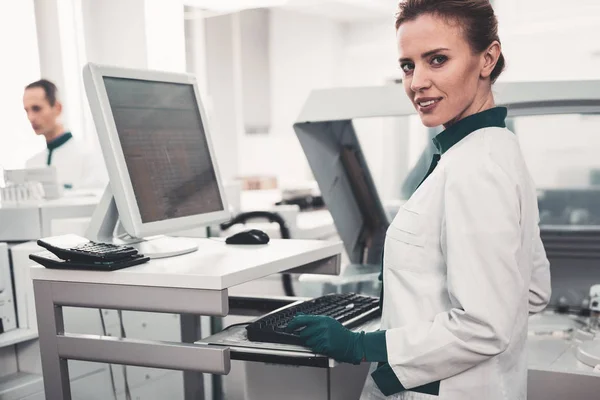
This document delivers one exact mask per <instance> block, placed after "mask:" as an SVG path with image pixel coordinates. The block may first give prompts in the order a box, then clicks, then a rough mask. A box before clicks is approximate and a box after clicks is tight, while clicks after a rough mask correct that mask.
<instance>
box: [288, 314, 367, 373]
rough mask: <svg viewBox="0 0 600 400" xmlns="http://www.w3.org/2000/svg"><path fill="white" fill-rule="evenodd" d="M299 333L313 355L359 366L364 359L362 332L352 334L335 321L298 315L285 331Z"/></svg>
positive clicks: (327, 318)
mask: <svg viewBox="0 0 600 400" xmlns="http://www.w3.org/2000/svg"><path fill="white" fill-rule="evenodd" d="M299 328H304V329H302V330H301V331H300V333H299V336H300V338H301V339H302V340H304V343H305V344H306V345H307V346H308V347H310V348H311V349H312V350H313V351H314V352H315V353H318V354H323V355H326V356H328V357H331V358H333V359H335V360H337V361H341V362H345V363H350V364H360V362H361V361H362V359H363V357H364V346H363V341H362V338H363V336H364V335H365V333H364V332H352V331H351V330H349V329H347V328H344V327H343V326H342V324H340V323H339V322H338V321H337V320H335V319H333V318H331V317H326V316H323V315H304V314H298V315H297V316H296V317H294V319H293V320H291V321H290V322H289V323H288V326H287V330H288V331H290V332H291V331H295V330H297V329H299Z"/></svg>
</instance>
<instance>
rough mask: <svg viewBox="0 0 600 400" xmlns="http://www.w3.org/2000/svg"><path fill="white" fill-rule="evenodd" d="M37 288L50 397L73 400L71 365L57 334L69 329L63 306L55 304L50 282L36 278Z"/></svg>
mask: <svg viewBox="0 0 600 400" xmlns="http://www.w3.org/2000/svg"><path fill="white" fill-rule="evenodd" d="M33 291H34V294H35V307H36V314H37V323H38V332H39V342H40V354H41V358H42V369H43V374H44V390H45V393H46V398H47V399H53V400H60V399H62V400H71V386H70V385H69V367H68V364H67V360H66V359H62V358H60V357H59V354H58V337H57V335H62V334H63V333H64V331H65V326H64V320H63V313H62V307H61V306H56V305H55V304H54V300H53V298H52V284H51V283H50V282H44V281H34V282H33Z"/></svg>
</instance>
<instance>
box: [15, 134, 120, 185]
mask: <svg viewBox="0 0 600 400" xmlns="http://www.w3.org/2000/svg"><path fill="white" fill-rule="evenodd" d="M48 152H49V150H48V149H45V150H43V151H41V152H39V153H38V154H36V155H35V156H33V157H32V158H30V159H29V160H27V163H26V167H27V168H40V167H46V166H47V160H48ZM50 165H52V166H54V167H56V172H57V175H58V181H59V184H61V185H66V186H65V187H71V188H73V189H100V188H105V187H106V185H107V183H108V174H107V172H106V167H105V165H104V159H103V158H102V154H101V152H100V150H98V151H97V152H93V151H91V150H90V149H89V148H88V147H87V146H86V145H85V144H84V143H82V142H81V141H80V140H79V139H77V138H76V137H73V138H71V139H70V140H68V141H67V142H65V143H64V144H63V145H62V146H60V147H58V148H56V149H54V150H53V151H52V159H51V163H50Z"/></svg>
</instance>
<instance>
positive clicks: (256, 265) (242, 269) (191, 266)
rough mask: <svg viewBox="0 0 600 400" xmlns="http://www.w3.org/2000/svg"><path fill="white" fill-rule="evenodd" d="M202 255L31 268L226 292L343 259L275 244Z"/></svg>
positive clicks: (334, 248) (333, 246) (309, 247)
mask: <svg viewBox="0 0 600 400" xmlns="http://www.w3.org/2000/svg"><path fill="white" fill-rule="evenodd" d="M194 240H196V241H197V242H198V246H199V248H198V250H197V251H195V252H193V253H189V254H185V255H181V256H177V257H171V258H163V259H156V260H151V261H150V262H148V263H146V264H142V265H137V266H134V267H130V268H124V269H121V270H117V271H111V272H102V271H80V270H58V269H48V268H44V267H42V266H40V265H34V266H32V267H31V277H32V278H33V280H46V281H62V282H79V283H103V284H114V285H133V286H155V287H177V288H191V289H208V290H222V289H227V288H230V287H232V286H236V285H239V284H242V283H246V282H249V281H253V280H255V279H259V278H262V277H265V276H268V275H271V274H275V273H279V272H282V271H287V270H289V269H292V268H295V267H299V266H302V265H306V264H309V263H312V262H315V261H318V260H322V259H325V258H328V257H332V256H335V255H339V254H340V253H341V252H342V249H343V248H342V243H341V242H331V241H321V240H281V239H274V240H271V241H270V242H269V244H266V245H257V246H243V245H237V246H236V245H227V244H225V242H224V241H223V240H221V239H215V238H213V239H194Z"/></svg>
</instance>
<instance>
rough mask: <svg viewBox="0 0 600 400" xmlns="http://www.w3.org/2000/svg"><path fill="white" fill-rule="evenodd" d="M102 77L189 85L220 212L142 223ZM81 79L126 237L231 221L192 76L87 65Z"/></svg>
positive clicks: (143, 235) (197, 91)
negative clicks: (213, 176) (196, 110)
mask: <svg viewBox="0 0 600 400" xmlns="http://www.w3.org/2000/svg"><path fill="white" fill-rule="evenodd" d="M105 77H110V78H124V79H136V80H142V81H144V80H145V81H155V82H168V83H178V84H187V85H192V87H193V89H194V95H195V98H196V105H197V107H198V110H199V112H200V117H201V123H202V125H203V128H204V132H205V135H206V142H207V146H208V151H209V154H210V157H211V161H212V166H213V169H214V171H215V176H216V180H217V185H218V189H219V195H220V197H221V203H222V205H223V210H219V211H214V212H210V213H205V214H196V215H191V216H186V217H179V218H172V219H165V220H162V221H154V222H142V217H141V214H140V209H139V207H138V204H137V201H136V196H135V192H134V190H133V184H132V181H131V177H130V175H129V170H128V168H127V163H126V161H125V155H124V153H123V149H122V147H121V142H120V139H119V134H118V132H117V127H116V123H115V120H114V117H113V113H112V109H111V107H110V103H109V99H108V94H107V91H106V87H105V86H104V78H105ZM83 78H84V84H85V88H86V92H87V97H88V101H89V103H90V109H91V112H92V116H93V120H94V123H95V126H96V131H97V135H98V140H99V142H100V147H101V149H102V153H103V156H104V161H105V163H106V169H107V171H108V176H109V179H110V183H109V185H110V187H111V190H112V193H113V196H114V199H115V203H116V206H117V209H118V211H119V219H120V221H121V224H122V225H123V228H124V229H125V231H126V232H127V233H128V234H129V235H131V236H133V237H136V238H143V237H148V236H153V235H160V234H167V233H172V232H176V231H183V230H188V229H192V228H197V227H199V226H206V225H212V224H217V223H220V222H223V221H226V220H228V219H229V218H230V213H229V210H228V203H227V201H226V198H225V191H224V189H223V183H222V181H221V175H220V172H219V168H218V165H217V160H216V155H215V152H214V148H213V145H212V139H211V133H210V128H209V126H208V124H207V121H208V119H207V116H206V112H205V110H204V107H203V105H202V102H201V98H200V91H199V88H198V82H197V80H196V77H195V76H194V75H192V74H188V73H174V72H165V71H155V70H141V69H132V68H122V67H115V66H108V65H99V64H95V63H88V64H87V65H86V66H85V67H84V69H83Z"/></svg>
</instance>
